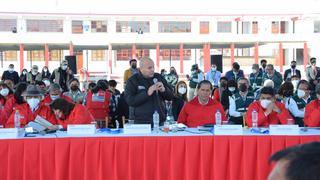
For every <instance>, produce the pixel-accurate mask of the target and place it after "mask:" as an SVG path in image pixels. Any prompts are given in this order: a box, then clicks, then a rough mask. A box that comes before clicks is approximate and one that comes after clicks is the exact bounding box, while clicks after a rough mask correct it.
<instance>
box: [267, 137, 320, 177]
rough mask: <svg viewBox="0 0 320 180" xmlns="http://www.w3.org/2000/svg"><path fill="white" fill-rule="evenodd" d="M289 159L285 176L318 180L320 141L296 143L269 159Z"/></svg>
mask: <svg viewBox="0 0 320 180" xmlns="http://www.w3.org/2000/svg"><path fill="white" fill-rule="evenodd" d="M279 160H287V161H288V164H287V167H286V168H285V169H286V170H285V177H286V179H290V180H301V179H308V180H318V179H319V177H320V171H319V169H320V142H311V143H307V144H301V145H296V146H293V147H289V148H287V149H284V150H280V151H278V152H276V153H274V154H273V155H272V156H271V157H270V159H269V161H270V162H272V161H279Z"/></svg>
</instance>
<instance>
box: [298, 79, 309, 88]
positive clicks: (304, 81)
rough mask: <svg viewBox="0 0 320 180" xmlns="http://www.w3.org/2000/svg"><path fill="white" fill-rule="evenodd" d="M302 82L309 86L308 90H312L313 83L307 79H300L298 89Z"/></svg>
mask: <svg viewBox="0 0 320 180" xmlns="http://www.w3.org/2000/svg"><path fill="white" fill-rule="evenodd" d="M300 84H305V85H307V86H308V90H311V85H310V83H309V82H308V81H306V80H304V79H302V80H300V81H299V83H298V85H297V89H299V86H300Z"/></svg>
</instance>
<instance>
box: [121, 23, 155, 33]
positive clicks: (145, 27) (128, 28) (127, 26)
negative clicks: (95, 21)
mask: <svg viewBox="0 0 320 180" xmlns="http://www.w3.org/2000/svg"><path fill="white" fill-rule="evenodd" d="M139 30H142V31H143V33H146V32H150V23H149V21H117V22H116V31H117V32H124V33H136V32H138V31H139Z"/></svg>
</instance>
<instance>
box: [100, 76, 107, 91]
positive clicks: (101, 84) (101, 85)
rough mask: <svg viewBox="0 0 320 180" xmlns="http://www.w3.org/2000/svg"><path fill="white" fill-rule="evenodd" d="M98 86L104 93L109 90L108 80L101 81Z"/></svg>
mask: <svg viewBox="0 0 320 180" xmlns="http://www.w3.org/2000/svg"><path fill="white" fill-rule="evenodd" d="M97 85H99V86H100V87H101V88H102V90H104V91H105V90H107V89H109V82H108V81H107V80H106V79H99V80H98V82H97Z"/></svg>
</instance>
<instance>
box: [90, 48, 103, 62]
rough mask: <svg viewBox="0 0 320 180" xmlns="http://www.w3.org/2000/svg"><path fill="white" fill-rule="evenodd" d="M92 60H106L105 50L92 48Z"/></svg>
mask: <svg viewBox="0 0 320 180" xmlns="http://www.w3.org/2000/svg"><path fill="white" fill-rule="evenodd" d="M91 53H92V61H104V60H106V51H105V50H92V51H91Z"/></svg>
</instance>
